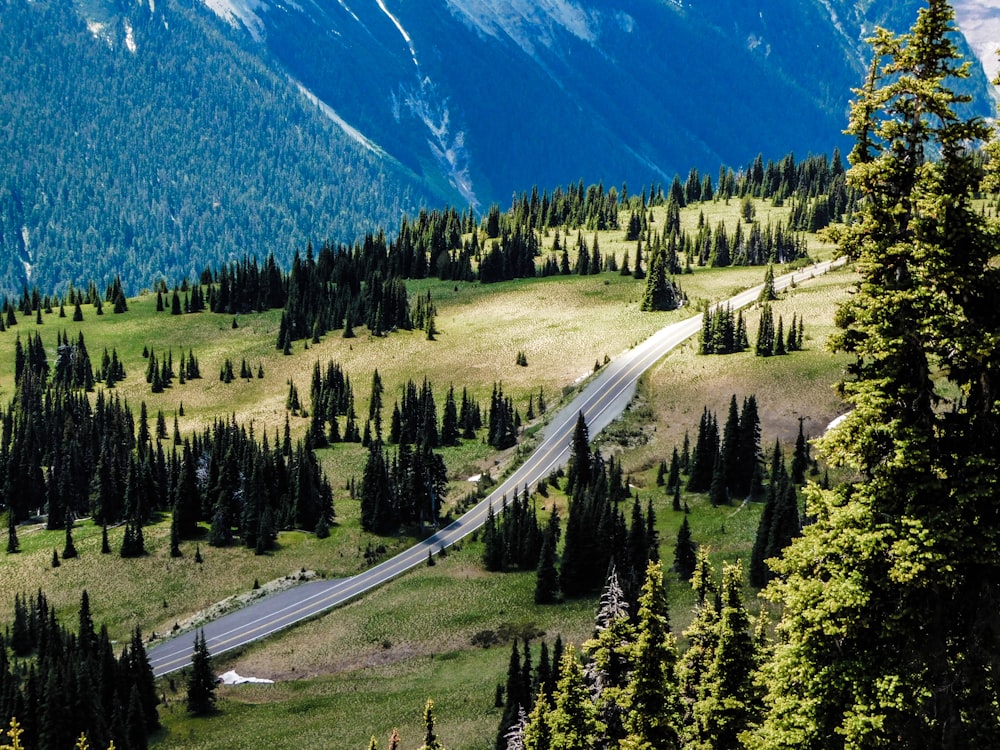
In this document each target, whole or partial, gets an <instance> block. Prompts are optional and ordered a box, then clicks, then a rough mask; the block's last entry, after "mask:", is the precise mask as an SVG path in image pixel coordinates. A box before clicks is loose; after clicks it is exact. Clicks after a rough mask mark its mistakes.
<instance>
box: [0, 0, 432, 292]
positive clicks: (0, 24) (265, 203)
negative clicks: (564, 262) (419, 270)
mask: <svg viewBox="0 0 1000 750" xmlns="http://www.w3.org/2000/svg"><path fill="white" fill-rule="evenodd" d="M241 41H242V40H241V39H236V38H234V35H233V34H232V33H231V30H230V29H229V27H228V26H227V25H226V24H223V23H221V22H219V21H218V19H217V18H215V17H214V16H213V15H212V14H211V13H209V12H208V11H207V10H206V9H205V8H204V7H203V6H201V5H200V4H198V3H182V2H166V3H164V2H159V3H153V2H150V3H149V5H136V4H135V3H133V2H121V3H113V2H105V1H104V0H101V1H100V2H95V1H94V0H91V2H89V3H87V4H85V5H84V4H81V6H80V8H79V12H77V11H76V10H74V9H73V8H72V7H71V6H69V5H67V4H65V3H60V2H49V1H48V0H41V1H39V2H31V3H28V2H25V1H24V0H12V2H10V3H6V4H5V6H4V9H3V12H2V14H0V60H2V61H3V64H2V65H0V142H2V143H3V144H4V145H3V154H4V170H3V172H2V173H0V251H2V252H0V288H2V289H5V290H8V291H9V290H11V289H13V290H16V291H20V286H21V284H22V283H25V282H30V283H38V284H39V286H40V288H41V289H43V290H44V291H50V290H52V289H53V288H55V287H57V286H63V287H64V286H65V284H66V282H68V281H74V282H76V283H81V282H85V281H87V280H88V279H96V280H98V281H102V282H103V281H107V280H109V279H110V278H111V277H113V275H114V274H116V273H119V274H121V276H122V279H123V281H124V282H125V283H126V285H127V287H128V288H130V289H132V290H135V289H138V288H140V287H142V286H148V285H150V284H151V283H152V282H153V281H154V280H155V279H156V278H158V277H159V276H164V277H166V278H167V279H168V280H170V281H176V280H177V279H179V278H180V277H182V276H185V275H187V276H190V275H192V274H195V273H198V272H200V271H201V269H202V268H204V267H205V265H206V264H208V263H211V264H213V265H217V264H218V263H219V262H220V261H223V260H225V259H227V258H238V257H241V256H243V255H244V254H247V253H253V254H258V255H267V253H269V252H274V253H275V255H276V256H277V257H278V258H279V260H280V261H281V262H282V263H284V264H286V265H287V262H288V260H289V259H290V257H291V253H292V252H293V251H294V250H296V249H302V248H304V246H305V244H306V241H307V240H308V239H316V238H326V237H335V238H338V239H343V240H347V241H350V240H353V238H354V237H356V236H358V234H360V233H362V232H363V231H365V230H368V229H370V228H371V227H372V226H373V225H374V224H376V223H380V222H386V223H392V224H394V223H395V222H396V221H397V219H398V216H399V214H400V212H402V211H406V212H412V211H414V210H415V208H416V207H417V206H419V205H421V204H423V203H426V202H428V201H433V202H434V203H435V204H437V203H440V202H443V201H444V200H446V199H447V198H448V197H450V196H449V194H448V193H436V194H435V193H434V192H432V191H430V190H428V189H427V188H426V186H425V185H423V184H422V183H421V182H420V181H419V180H417V179H416V178H415V177H414V176H413V175H411V174H410V173H409V172H408V171H407V170H406V169H405V168H404V167H402V166H401V165H400V164H398V163H397V162H395V161H394V160H393V159H391V158H389V157H387V156H386V155H385V154H384V153H382V152H380V151H378V150H377V149H374V148H373V147H372V146H371V145H370V144H368V145H366V144H364V143H361V142H359V140H358V139H356V138H353V137H351V135H350V134H348V133H346V132H345V131H344V130H343V129H342V128H341V127H339V126H338V125H337V124H336V123H334V122H333V121H332V120H331V119H330V117H329V116H328V114H325V113H324V112H323V111H322V110H321V109H320V108H318V107H317V106H316V105H315V104H314V103H312V102H310V101H309V99H308V98H307V97H306V96H304V95H303V94H302V93H300V91H299V90H298V88H296V86H295V85H294V84H293V83H291V82H290V81H288V79H287V77H286V75H285V74H284V73H283V72H282V71H276V70H274V69H272V68H270V67H269V66H267V65H265V64H263V63H262V61H261V60H260V59H259V58H258V57H257V56H255V55H254V54H252V51H248V50H246V49H244V48H243V47H241Z"/></svg>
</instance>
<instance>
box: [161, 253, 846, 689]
mask: <svg viewBox="0 0 1000 750" xmlns="http://www.w3.org/2000/svg"><path fill="white" fill-rule="evenodd" d="M845 262H846V261H845V259H843V258H840V259H838V260H835V261H824V262H822V263H817V264H815V265H812V266H809V267H807V268H804V269H802V270H799V271H795V272H793V273H789V274H785V275H783V276H780V277H778V278H776V279H775V282H774V286H775V289H777V290H781V289H784V288H786V287H788V286H790V285H792V284H799V283H802V282H804V281H808V280H809V279H811V278H813V277H814V276H818V275H820V274H823V273H826V272H827V271H828V270H830V269H831V268H834V267H837V266H840V265H843V264H844V263H845ZM760 289H761V287H760V286H756V287H753V288H751V289H748V290H746V291H745V292H741V293H740V294H737V295H736V296H734V297H732V298H730V299H729V300H726V301H724V302H721V303H718V304H717V305H716V307H722V306H725V305H729V306H731V307H732V309H734V310H735V309H737V308H741V307H745V306H746V305H749V304H751V303H752V302H754V301H755V300H756V299H757V296H758V295H759V293H760ZM701 326H702V316H701V315H696V316H694V317H691V318H688V319H686V320H682V321H680V322H678V323H673V324H671V325H669V326H667V327H665V328H662V329H660V330H659V331H657V332H656V333H655V334H653V335H652V336H650V337H649V338H648V339H646V340H645V341H643V342H642V343H641V344H639V345H637V346H635V347H633V348H631V349H629V350H627V351H625V352H623V353H622V354H620V355H619V356H618V357H616V358H615V359H613V360H612V361H611V362H609V363H608V364H606V365H605V366H604V367H602V368H601V369H600V370H599V371H598V372H597V374H596V375H595V376H594V377H593V378H592V379H591V380H590V382H588V383H587V384H586V385H585V386H584V387H583V389H582V390H581V391H580V393H579V394H577V396H576V397H575V398H574V399H573V400H572V401H570V402H569V403H568V404H567V405H566V406H564V407H563V408H562V409H561V410H560V411H559V412H557V413H556V414H555V415H554V416H553V418H552V419H551V421H550V422H549V423H548V424H547V425H546V426H545V428H544V429H543V430H542V432H541V437H540V442H539V445H538V447H537V448H536V449H535V451H534V452H533V453H532V454H531V455H530V456H529V457H528V458H527V459H526V460H525V461H524V463H522V464H521V465H520V466H519V467H517V469H516V470H515V471H513V472H512V473H511V474H510V476H509V477H507V478H506V479H505V480H504V481H503V482H501V483H500V484H498V485H497V486H496V488H495V489H494V490H493V492H491V493H490V494H489V496H487V497H486V498H484V499H483V500H482V501H480V502H479V503H478V504H477V505H476V506H475V507H473V508H472V509H471V510H469V511H468V512H467V513H465V515H463V516H462V517H461V518H459V519H457V520H456V521H454V522H453V523H451V524H450V525H448V526H446V527H445V528H443V529H441V530H440V531H438V532H437V533H435V534H434V535H432V536H430V537H428V538H427V539H424V540H423V541H421V542H419V543H417V544H415V545H414V546H413V547H410V548H409V549H407V550H405V551H404V552H401V553H399V554H398V555H396V556H395V557H392V558H390V559H388V560H385V561H384V562H382V563H379V564H378V565H375V566H374V567H371V568H369V569H368V570H366V571H364V572H363V573H359V574H358V575H356V576H352V577H351V578H343V579H337V580H328V581H314V582H310V583H304V584H301V585H299V586H295V587H294V588H291V589H287V590H285V591H282V592H280V593H278V594H274V595H272V596H268V597H265V598H263V599H260V600H258V601H256V602H254V603H253V604H250V605H248V606H247V607H245V608H243V609H240V610H238V611H235V612H232V613H230V614H227V615H225V616H223V617H220V618H219V619H217V620H214V621H213V622H211V623H208V624H206V625H205V626H204V629H203V630H204V633H205V641H206V645H207V646H208V650H209V652H210V653H211V654H212V655H218V654H221V653H224V652H226V651H230V650H232V649H235V648H239V647H241V646H244V645H246V644H248V643H251V642H253V641H256V640H260V639H261V638H266V637H267V636H269V635H271V634H273V633H276V632H278V631H279V630H284V629H285V628H288V627H291V626H292V625H294V624H296V623H298V622H301V621H303V620H307V619H309V618H311V617H315V616H316V615H319V614H321V613H323V612H326V611H327V610H330V609H333V608H334V607H337V606H340V605H341V604H344V603H345V602H347V601H350V600H351V599H354V598H356V597H358V596H361V595H362V594H364V593H365V592H366V591H369V590H370V589H373V588H375V587H376V586H380V585H382V584H383V583H385V582H387V581H389V580H391V579H392V578H395V577H396V576H398V575H400V574H401V573H404V572H405V571H407V570H409V569H411V568H414V567H416V566H418V565H424V564H426V562H427V557H428V555H429V554H433V553H436V552H438V551H439V550H440V549H441V548H442V547H448V546H450V545H452V544H454V543H455V542H457V541H459V540H460V539H462V538H463V537H465V536H467V535H468V534H471V533H472V532H473V531H475V530H476V529H478V528H479V527H480V526H482V525H483V523H485V521H486V516H487V512H488V509H489V507H490V505H493V506H494V507H495V508H499V507H500V504H501V498H503V496H504V495H506V496H508V497H512V496H513V494H514V492H515V491H517V490H518V489H519V488H522V487H526V486H527V487H534V486H535V485H536V484H537V483H538V482H539V481H540V480H541V479H543V478H545V477H547V476H548V475H549V474H550V473H551V472H552V471H553V470H554V469H556V468H558V467H559V466H562V465H564V464H565V463H566V462H567V461H568V460H569V454H570V445H571V442H572V436H573V428H574V427H575V425H576V420H577V415H578V414H579V413H581V412H582V413H583V415H584V418H585V419H586V421H587V426H588V429H589V432H590V435H591V436H592V437H593V436H595V435H597V434H598V433H599V432H600V431H601V430H603V429H604V428H605V427H607V426H608V425H609V424H611V422H613V421H614V420H615V419H616V418H617V417H618V416H619V415H620V414H621V413H622V412H623V411H624V410H625V407H626V406H627V405H628V404H629V402H630V401H631V400H632V397H633V396H634V395H635V390H636V384H637V383H638V380H639V376H640V375H642V373H643V372H645V371H646V370H647V369H649V368H650V367H651V366H652V365H653V364H654V363H656V362H657V361H658V360H659V359H660V358H662V357H663V356H664V355H666V354H667V353H668V352H669V351H670V350H671V349H673V348H674V347H676V346H678V345H679V344H681V343H683V342H684V341H685V340H686V339H688V338H690V337H691V336H693V335H694V334H696V333H698V331H700V330H701ZM194 636H195V633H194V632H193V631H189V632H186V633H182V634H181V635H178V636H177V637H176V638H172V639H170V640H165V641H161V642H158V643H156V644H154V645H152V646H151V647H150V648H149V649H148V652H147V655H148V657H149V661H150V664H151V665H152V667H153V673H154V674H155V675H156V676H157V677H161V676H163V675H166V674H169V673H171V672H175V671H177V670H179V669H183V668H184V667H186V666H187V665H188V664H190V663H191V654H192V651H193V645H194Z"/></svg>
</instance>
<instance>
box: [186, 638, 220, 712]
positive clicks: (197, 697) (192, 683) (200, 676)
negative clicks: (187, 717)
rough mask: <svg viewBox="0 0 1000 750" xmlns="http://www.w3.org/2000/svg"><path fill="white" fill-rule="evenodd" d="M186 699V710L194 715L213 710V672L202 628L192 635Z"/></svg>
mask: <svg viewBox="0 0 1000 750" xmlns="http://www.w3.org/2000/svg"><path fill="white" fill-rule="evenodd" d="M186 700H187V710H188V712H189V713H192V714H194V715H195V716H205V715H207V714H211V713H214V712H215V672H214V671H213V670H212V658H211V655H210V654H209V652H208V645H207V644H206V643H205V631H204V630H199V631H198V633H197V634H196V635H195V637H194V652H193V654H192V655H191V667H190V671H189V672H188V679H187V698H186Z"/></svg>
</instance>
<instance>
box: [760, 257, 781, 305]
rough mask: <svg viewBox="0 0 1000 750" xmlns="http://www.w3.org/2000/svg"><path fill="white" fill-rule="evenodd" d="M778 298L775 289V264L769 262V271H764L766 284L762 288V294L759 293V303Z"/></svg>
mask: <svg viewBox="0 0 1000 750" xmlns="http://www.w3.org/2000/svg"><path fill="white" fill-rule="evenodd" d="M776 299H778V293H777V292H775V291H774V266H772V265H770V264H768V266H767V271H766V272H765V273H764V285H763V286H762V287H761V289H760V294H758V295H757V303H758V304H761V305H763V304H767V303H768V302H773V301H774V300H776Z"/></svg>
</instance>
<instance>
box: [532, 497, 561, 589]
mask: <svg viewBox="0 0 1000 750" xmlns="http://www.w3.org/2000/svg"><path fill="white" fill-rule="evenodd" d="M558 540H559V514H558V513H557V512H556V511H555V510H553V511H552V515H550V516H549V522H548V525H547V526H546V527H545V532H544V534H543V536H542V549H541V553H540V554H539V558H538V569H537V570H536V571H535V604H555V603H556V601H557V600H558V598H559V571H558V570H557V569H556V544H557V543H558Z"/></svg>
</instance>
